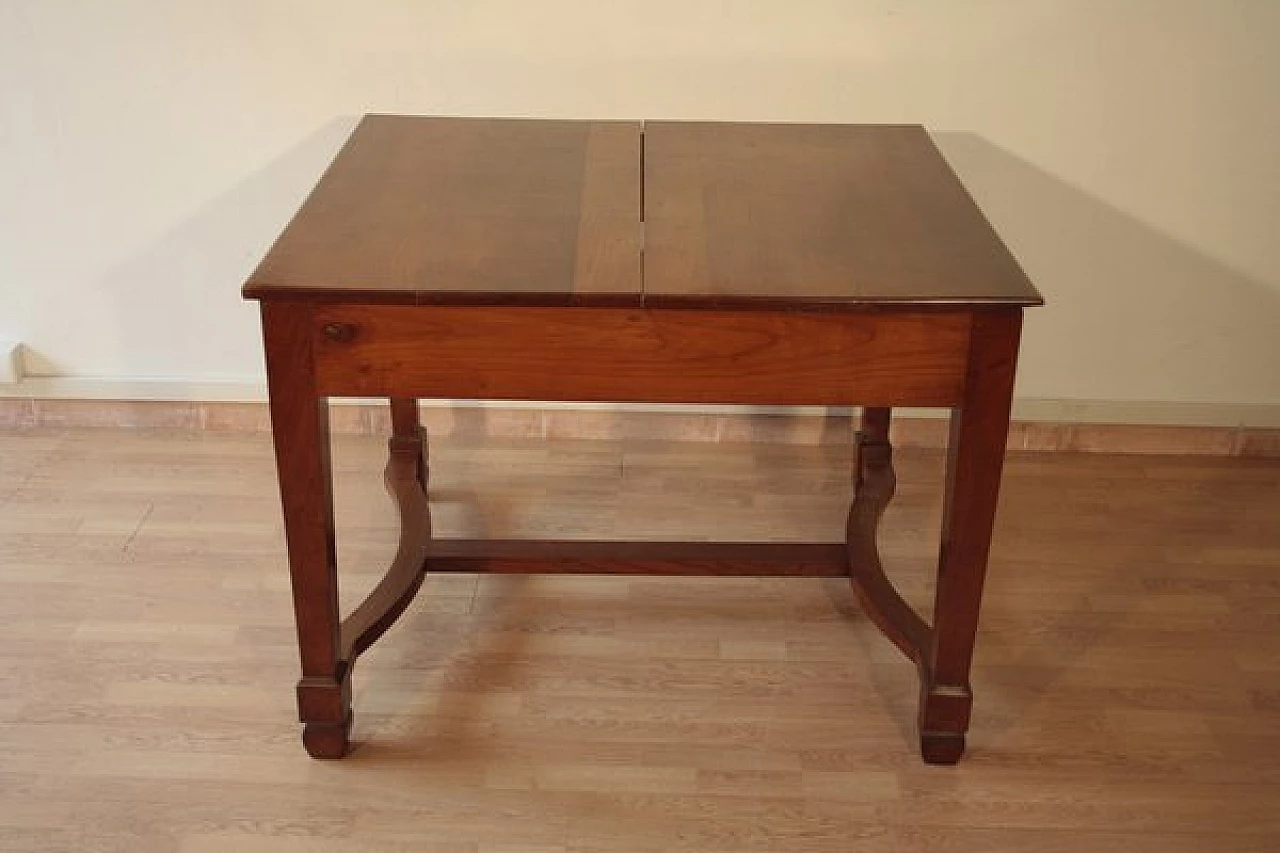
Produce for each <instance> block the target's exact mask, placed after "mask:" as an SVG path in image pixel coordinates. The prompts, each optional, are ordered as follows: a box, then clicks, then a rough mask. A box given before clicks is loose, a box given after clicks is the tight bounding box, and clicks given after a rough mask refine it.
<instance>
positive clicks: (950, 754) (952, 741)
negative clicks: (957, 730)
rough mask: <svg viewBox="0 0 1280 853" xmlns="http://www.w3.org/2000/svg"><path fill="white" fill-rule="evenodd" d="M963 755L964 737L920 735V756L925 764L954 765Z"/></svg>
mask: <svg viewBox="0 0 1280 853" xmlns="http://www.w3.org/2000/svg"><path fill="white" fill-rule="evenodd" d="M962 755H964V735H957V734H938V733H936V732H921V733H920V756H921V757H922V758H924V761H925V764H955V763H957V762H958V761H959V760H960V756H962Z"/></svg>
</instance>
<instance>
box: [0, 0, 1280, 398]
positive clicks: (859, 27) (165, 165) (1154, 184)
mask: <svg viewBox="0 0 1280 853" xmlns="http://www.w3.org/2000/svg"><path fill="white" fill-rule="evenodd" d="M1277 44H1280V2H1277V0H965V2H961V0H721V2H711V0H643V2H632V0H618V2H609V0H594V2H592V0H578V2H569V0H540V2H527V0H526V2H516V0H473V2H460V0H452V2H430V0H360V2H352V0H341V1H340V0H217V2H213V0H207V2H196V0H80V2H75V0H26V2H24V0H0V339H4V338H9V339H16V340H22V341H24V342H25V343H26V344H27V345H28V347H29V350H28V352H27V365H26V367H27V370H28V371H29V372H33V373H41V374H54V375H63V376H70V377H103V378H108V379H126V378H139V377H143V378H146V377H153V378H154V377H159V378H168V379H171V380H176V381H177V383H178V385H177V386H168V387H177V388H179V389H181V388H195V387H197V386H195V385H194V384H191V383H197V382H210V381H219V380H228V381H240V382H253V383H256V382H259V381H260V377H261V367H260V347H259V340H258V337H257V335H258V330H257V321H256V314H255V312H254V309H253V307H252V306H251V305H247V304H242V303H241V302H240V300H239V296H238V286H239V283H240V281H241V280H242V279H243V277H244V276H245V275H246V273H247V272H248V271H249V270H250V269H251V268H252V266H253V264H254V262H255V260H256V258H257V257H258V256H259V255H260V253H261V252H262V251H263V250H264V249H265V247H266V245H267V244H268V243H269V242H270V240H271V238H272V237H273V236H274V234H275V233H276V232H277V230H278V229H279V227H280V226H281V225H282V224H283V222H284V221H285V220H287V218H288V216H289V215H290V214H291V213H292V211H293V209H294V208H295V207H296V205H297V203H298V202H299V201H300V200H301V197H302V196H303V195H304V193H305V192H306V190H307V189H308V188H309V186H310V184H311V183H312V182H313V180H314V178H315V177H316V176H317V175H318V173H319V172H320V171H321V170H322V168H323V166H324V165H325V163H326V162H327V160H328V158H329V157H330V156H331V155H332V153H333V151H334V150H335V149H336V147H337V146H338V145H339V143H340V142H341V140H342V138H343V137H344V135H345V133H346V132H347V130H348V129H349V128H350V126H351V124H352V122H353V121H354V118H355V117H356V116H358V115H359V114H361V113H363V112H366V111H399V112H413V113H449V114H500V115H508V114H509V115H529V116H567V117H597V116H598V117H647V118H722V119H769V120H804V121H850V122H921V123H924V124H925V125H927V126H928V127H929V128H930V129H931V130H932V131H933V132H934V134H935V138H936V140H937V141H938V142H939V144H940V146H941V147H942V148H943V150H944V152H945V153H946V154H947V156H948V157H949V158H950V159H951V161H952V163H953V165H954V166H955V167H956V169H957V170H958V171H959V173H960V174H961V177H963V178H964V179H965V180H966V182H967V183H968V185H969V186H970V188H971V190H972V192H973V193H974V195H975V196H976V197H977V198H978V200H979V202H980V203H981V204H982V205H983V207H984V208H985V209H986V210H987V212H988V215H989V216H990V217H991V219H992V220H993V222H994V223H995V224H996V226H997V228H998V229H999V230H1000V231H1001V232H1002V233H1003V234H1004V236H1005V237H1006V240H1007V242H1008V243H1009V244H1010V246H1011V248H1012V249H1013V250H1014V252H1015V253H1016V254H1017V255H1018V256H1019V258H1020V259H1021V260H1022V262H1023V264H1024V266H1025V267H1026V268H1027V270H1028V272H1029V273H1030V274H1031V275H1032V277H1033V278H1034V279H1035V280H1036V282H1037V283H1038V285H1039V286H1040V289H1041V290H1042V291H1043V292H1044V293H1045V295H1046V296H1047V297H1048V300H1049V303H1050V305H1049V307H1047V308H1044V309H1039V310H1036V311H1033V312H1031V313H1030V316H1029V318H1028V323H1027V327H1026V335H1025V344H1024V361H1023V366H1022V371H1021V377H1020V383H1019V394H1020V396H1022V397H1027V398H1046V399H1054V400H1083V401H1103V402H1105V401H1112V402H1116V403H1126V402H1128V403H1133V402H1135V401H1165V402H1170V403H1206V404H1214V405H1219V406H1222V407H1229V406H1231V405H1233V404H1234V405H1236V406H1237V407H1238V406H1240V405H1255V406H1263V407H1271V408H1273V409H1275V408H1276V407H1280V239H1278V238H1280V233H1278V232H1280V94H1277V86H1278V84H1280V50H1277V49H1276V45H1277ZM178 393H181V391H179V392H178ZM192 393H196V392H194V391H192ZM1226 410H1227V409H1226V408H1223V409H1222V411H1226ZM1277 410H1280V409H1277Z"/></svg>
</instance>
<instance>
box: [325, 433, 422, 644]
mask: <svg viewBox="0 0 1280 853" xmlns="http://www.w3.org/2000/svg"><path fill="white" fill-rule="evenodd" d="M399 426H400V425H399V424H397V433H398V434H397V435H396V436H394V437H393V438H392V439H391V441H390V442H389V445H390V448H391V457H390V458H389V459H388V460H387V468H386V472H385V474H384V477H383V479H384V480H385V481H386V484H387V491H388V492H390V493H391V497H392V499H393V500H394V501H395V502H396V508H397V510H399V513H400V544H399V547H398V548H397V549H396V556H395V559H394V560H393V561H392V562H391V566H390V568H388V569H387V573H386V575H385V576H383V578H382V580H380V581H378V585H377V586H376V587H374V588H373V591H372V592H370V593H369V595H368V597H367V598H365V600H364V601H362V602H361V603H360V605H359V606H358V607H357V608H356V609H355V610H353V611H352V612H351V615H350V616H348V617H347V618H346V619H344V620H342V629H341V634H340V636H341V640H340V648H341V651H342V659H343V660H344V661H346V663H347V665H348V666H350V665H351V664H352V663H354V662H355V659H356V657H357V656H358V655H359V654H360V653H361V652H363V651H364V650H365V649H367V648H369V646H371V645H373V644H374V643H375V642H377V640H378V638H379V637H381V636H382V635H383V634H384V633H385V632H386V630H387V629H388V628H390V627H391V626H392V625H393V624H395V621H396V620H397V619H399V618H400V614H402V613H404V610H405V608H406V607H408V606H409V602H411V601H413V597H414V595H416V594H417V592H418V588H419V587H421V586H422V578H423V565H424V562H425V559H426V554H427V544H428V543H429V542H430V541H431V512H430V509H429V508H428V504H427V452H426V433H425V431H423V430H422V428H421V427H419V426H417V425H416V424H415V425H414V426H413V433H411V434H410V435H405V434H403V433H401V432H400V430H399Z"/></svg>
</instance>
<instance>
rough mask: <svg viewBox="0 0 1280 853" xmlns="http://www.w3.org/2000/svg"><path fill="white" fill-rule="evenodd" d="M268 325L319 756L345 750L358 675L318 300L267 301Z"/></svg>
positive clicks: (301, 695) (301, 643)
mask: <svg viewBox="0 0 1280 853" xmlns="http://www.w3.org/2000/svg"><path fill="white" fill-rule="evenodd" d="M262 326H263V338H264V343H265V349H266V358H267V383H268V386H269V389H270V401H271V428H272V434H273V438H274V441H275V451H276V468H277V471H278V473H279V478H280V501H281V504H282V506H283V509H284V526H285V540H286V542H287V545H288V549H289V576H290V580H291V582H292V586H293V610H294V618H295V621H296V623H297V631H298V649H299V653H300V655H301V658H302V679H301V680H300V681H299V682H298V715H299V718H300V719H301V721H302V722H303V724H304V729H303V733H302V742H303V745H304V746H305V747H306V749H307V752H308V753H310V754H311V755H312V756H313V757H315V758H340V757H342V755H343V754H344V753H345V752H346V751H347V743H348V735H349V732H350V730H351V680H350V665H349V661H346V660H344V659H343V657H342V652H341V645H340V630H341V626H340V622H339V612H338V569H337V554H336V550H335V540H334V522H333V483H332V479H331V466H330V458H329V453H330V448H329V408H328V401H327V400H326V398H324V397H322V396H320V395H318V394H317V393H316V391H315V377H314V371H313V359H312V351H311V306H310V305H309V304H307V303H301V302H297V303H287V302H286V303H273V302H264V303H263V304H262Z"/></svg>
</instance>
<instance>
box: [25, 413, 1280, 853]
mask: <svg viewBox="0 0 1280 853" xmlns="http://www.w3.org/2000/svg"><path fill="white" fill-rule="evenodd" d="M433 451H434V453H433V458H432V472H431V482H432V486H433V489H434V495H433V500H432V506H431V509H432V515H433V523H434V525H435V531H436V533H437V534H439V535H440V536H443V537H449V538H471V539H476V538H495V539H519V538H529V537H538V536H544V537H545V536H561V537H569V536H572V537H578V538H583V539H614V538H624V537H625V538H632V539H641V538H647V539H658V538H667V539H680V540H689V539H716V538H721V539H735V540H759V541H774V542H778V541H783V540H801V541H805V540H812V541H822V540H826V541H829V542H832V543H837V544H842V543H843V525H844V522H845V518H846V514H847V511H848V508H849V502H850V498H851V492H852V483H851V481H850V477H849V471H850V468H851V466H852V464H853V459H852V448H851V447H849V446H848V445H847V444H846V445H828V446H798V445H781V444H779V445H768V444H751V443H741V442H740V443H725V444H712V443H705V442H704V443H698V442H687V443H671V442H654V441H558V440H542V439H538V440H524V441H521V440H513V439H508V440H485V441H475V440H468V441H460V440H445V439H437V440H436V441H435V442H434V447H433ZM386 458H387V454H386V442H385V436H383V437H369V436H364V437H362V436H347V435H337V436H335V439H334V452H333V470H334V474H335V488H334V503H335V508H336V517H337V531H338V535H337V545H338V556H339V562H340V564H341V565H342V567H343V569H342V581H343V583H344V589H343V595H342V602H343V612H344V613H345V612H349V611H350V610H351V608H353V607H354V606H355V604H356V603H357V602H358V601H359V600H360V599H361V598H362V597H363V596H364V595H365V594H366V592H367V591H368V590H370V589H371V588H372V587H373V586H374V585H375V584H376V583H377V582H378V581H379V580H380V579H381V577H382V570H383V568H384V566H385V565H386V563H387V562H388V561H389V560H391V559H392V558H393V556H394V554H395V551H396V549H397V546H398V537H399V532H400V525H399V523H398V520H397V519H396V517H395V510H394V506H393V504H392V502H391V500H390V499H389V498H388V496H387V495H386V494H385V490H384V485H383V483H382V476H381V468H382V466H383V464H384V463H385V462H386ZM894 464H895V466H896V468H897V471H898V475H899V476H898V480H899V486H898V490H897V495H896V497H895V499H894V501H893V503H892V504H890V505H889V507H888V509H887V510H886V517H885V520H884V524H883V526H882V527H881V530H880V547H881V550H882V551H883V554H884V557H885V561H886V565H887V566H888V568H889V570H890V571H891V573H892V575H893V577H894V579H895V581H896V582H897V584H898V587H899V588H900V589H901V591H902V592H903V594H904V596H905V597H906V598H907V600H908V601H909V602H910V603H912V604H913V605H915V606H916V607H919V608H922V609H923V608H927V606H928V604H929V601H930V591H931V585H932V583H933V568H934V558H935V557H936V537H937V534H938V531H939V529H940V514H941V494H942V491H941V489H942V484H943V473H942V466H943V458H942V456H941V455H940V454H939V453H937V452H936V451H913V450H909V449H908V450H904V449H901V448H899V449H897V450H896V452H895V454H894ZM275 478H276V475H275V470H274V464H273V461H272V447H271V441H270V438H269V437H268V436H266V435H265V434H257V435H254V434H218V433H213V432H198V431H182V432H154V431H153V432H145V431H138V430H132V429H125V430H86V429H81V430H66V429H54V430H38V431H29V432H4V431H0V614H3V618H2V619H0V747H2V748H3V755H4V759H3V761H2V762H0V849H3V850H6V851H8V850H13V851H30V853H67V851H84V850H102V851H129V853H224V852H225V851H228V850H233V851H237V853H281V851H285V853H294V852H296V851H309V853H312V852H313V851H320V853H336V851H344V853H345V852H346V851H370V853H393V851H394V853H402V851H415V853H418V851H427V853H606V851H607V853H667V851H671V850H683V851H688V853H741V851H744V850H773V851H805V853H847V851H850V850H856V851H868V853H942V851H947V853H1023V852H1024V851H1033V850H1034V851H1056V853H1067V852H1068V851H1071V853H1074V851H1105V853H1205V851H1214V853H1271V851H1274V850H1276V849H1278V848H1280V824H1277V814H1280V810H1278V809H1277V805H1278V804H1280V694H1278V692H1277V675H1278V674H1280V580H1278V579H1277V574H1276V566H1277V565H1280V526H1277V525H1276V524H1275V519H1276V518H1277V517H1280V462H1277V461H1275V460H1243V459H1226V458H1187V457H1181V456H1164V457H1161V456H1143V457H1122V456H1107V455H1094V454H1073V453H1047V454H1031V453H1013V454H1012V455H1011V456H1010V458H1009V460H1008V462H1007V463H1006V465H1005V475H1004V484H1003V487H1002V490H1001V498H1000V512H999V514H998V516H997V518H998V521H997V528H996V535H995V537H994V540H993V543H992V550H991V563H990V571H989V573H988V578H987V584H986V589H985V594H984V607H983V618H982V623H981V626H980V631H979V638H978V640H979V653H978V655H977V657H976V658H975V661H974V668H973V675H972V683H973V689H974V691H975V692H976V693H977V694H978V697H979V703H980V704H979V720H976V721H975V725H974V728H973V731H972V733H971V735H970V737H969V755H968V757H967V758H966V759H965V760H964V761H963V762H962V763H961V764H960V765H958V766H957V767H955V768H952V769H949V770H941V769H939V768H936V767H929V766H926V765H923V764H921V763H919V761H917V760H915V758H914V755H913V750H914V742H915V735H914V731H913V729H912V727H911V725H910V717H911V713H912V709H913V708H914V706H915V698H916V691H917V689H918V687H917V678H916V673H915V670H914V668H913V667H912V665H911V664H910V663H909V662H908V661H907V660H905V659H904V658H903V657H902V656H901V655H900V654H899V653H898V652H897V650H896V649H894V648H893V647H892V646H890V645H889V644H888V643H886V642H884V640H883V639H882V638H881V637H880V635H879V632H878V630H877V629H876V627H875V626H873V625H872V624H871V623H870V622H869V621H868V620H867V619H866V618H865V617H864V616H863V615H862V612H861V609H860V608H859V606H858V604H857V602H856V601H855V600H854V596H853V593H852V591H851V590H850V589H849V587H848V585H847V584H845V583H841V582H839V581H838V580H832V579H806V578H794V579H775V578H659V577H638V576H637V577H608V578H599V577H592V576H546V575H544V576H533V577H497V576H476V575H433V576H430V577H428V579H427V580H426V583H425V585H424V588H423V590H422V592H421V593H420V594H419V596H418V599H417V601H416V602H415V604H414V606H413V607H412V608H411V609H410V611H409V612H408V613H406V615H405V616H404V617H403V618H402V619H401V620H400V622H399V623H398V624H397V626H396V627H395V629H393V630H392V631H390V632H388V633H387V635H386V636H384V637H383V638H382V639H381V640H380V641H379V642H378V644H377V645H376V646H375V647H374V648H373V649H372V650H371V651H370V652H369V653H368V654H366V655H365V656H364V657H363V658H362V659H361V661H360V664H359V670H358V672H357V676H358V677H357V683H356V690H357V697H356V698H357V704H358V708H357V715H356V722H355V726H354V729H353V732H352V735H353V738H354V740H355V743H356V744H357V746H356V748H355V750H354V751H353V752H352V754H351V755H350V756H349V757H348V758H347V759H345V760H344V761H343V762H341V763H340V764H336V765H335V764H329V763H319V762H313V761H308V760H307V759H306V758H305V757H304V756H302V755H301V754H300V750H299V749H298V744H297V737H296V733H295V731H294V727H293V726H292V725H291V717H292V714H293V711H294V708H293V702H292V699H291V697H290V695H289V691H288V690H287V689H282V685H285V684H287V683H289V682H290V681H291V680H292V679H293V678H295V677H296V674H297V665H298V664H297V647H296V642H295V637H294V626H293V623H292V618H291V615H290V602H291V595H290V591H289V584H288V578H287V575H286V573H285V572H284V571H283V569H282V555H283V553H284V552H283V548H284V535H283V531H282V526H281V524H280V516H279V506H278V500H277V497H276V494H275Z"/></svg>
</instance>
